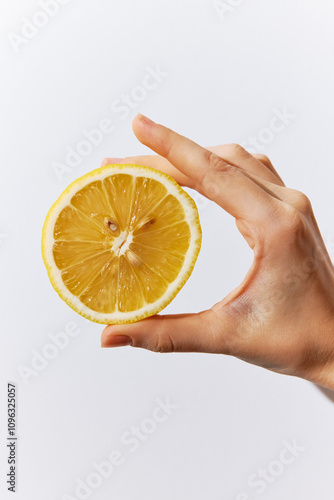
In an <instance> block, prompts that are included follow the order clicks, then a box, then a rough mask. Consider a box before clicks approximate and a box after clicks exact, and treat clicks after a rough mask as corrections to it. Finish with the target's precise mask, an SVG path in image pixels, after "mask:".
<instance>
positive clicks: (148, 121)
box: [137, 113, 155, 125]
mask: <svg viewBox="0 0 334 500" xmlns="http://www.w3.org/2000/svg"><path fill="white" fill-rule="evenodd" d="M137 118H138V120H140V121H142V122H144V123H146V124H147V125H155V122H154V121H153V120H150V118H147V116H145V115H142V114H141V113H138V115H137Z"/></svg>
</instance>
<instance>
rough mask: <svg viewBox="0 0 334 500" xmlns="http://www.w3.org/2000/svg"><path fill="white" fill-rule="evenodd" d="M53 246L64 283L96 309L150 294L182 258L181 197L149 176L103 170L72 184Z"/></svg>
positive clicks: (110, 309) (134, 306)
mask: <svg viewBox="0 0 334 500" xmlns="http://www.w3.org/2000/svg"><path fill="white" fill-rule="evenodd" d="M53 237H54V244H53V248H52V252H53V257H54V261H55V264H56V267H57V268H58V270H59V272H60V273H61V278H62V281H63V283H64V285H65V287H66V288H67V289H68V290H69V291H70V292H71V294H73V295H74V296H76V297H78V298H79V300H80V301H81V302H82V303H83V304H84V305H85V306H87V307H88V308H89V309H91V310H93V311H96V312H97V313H103V314H111V313H114V312H116V311H119V312H124V313H125V312H131V311H136V310H138V309H141V308H142V307H145V306H146V305H148V304H152V303H154V302H156V301H157V300H158V299H159V298H160V297H162V295H164V293H165V292H166V291H167V289H168V286H169V285H170V283H172V282H173V281H174V280H175V279H176V277H177V276H178V274H179V273H180V270H181V269H182V266H183V264H184V259H185V255H186V253H187V251H188V249H189V245H190V239H191V234H190V229H189V225H188V223H187V222H186V217H185V212H184V209H183V207H182V204H181V203H180V201H179V200H178V199H177V198H176V197H175V196H173V195H171V194H170V193H169V192H168V190H167V189H166V187H165V186H164V185H163V184H162V183H161V182H159V181H157V180H156V179H153V178H148V177H140V176H137V177H135V176H132V175H129V174H119V173H118V174H115V175H110V176H108V177H106V178H104V179H103V180H96V181H93V182H91V183H89V184H87V185H86V186H84V187H83V188H82V189H80V190H79V191H77V192H76V193H75V194H74V195H73V196H72V198H71V201H70V204H68V205H66V206H65V207H64V208H63V209H62V210H61V212H60V213H59V215H58V218H57V220H56V222H55V225H54V232H53Z"/></svg>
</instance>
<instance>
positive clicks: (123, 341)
mask: <svg viewBox="0 0 334 500" xmlns="http://www.w3.org/2000/svg"><path fill="white" fill-rule="evenodd" d="M131 344H132V339H131V338H130V337H127V336H126V335H110V336H108V337H107V338H106V339H105V340H104V341H103V342H102V344H101V347H124V346H126V345H131Z"/></svg>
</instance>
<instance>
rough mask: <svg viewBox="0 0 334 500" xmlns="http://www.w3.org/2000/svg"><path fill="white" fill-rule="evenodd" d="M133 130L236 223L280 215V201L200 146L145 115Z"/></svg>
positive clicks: (143, 141)
mask: <svg viewBox="0 0 334 500" xmlns="http://www.w3.org/2000/svg"><path fill="white" fill-rule="evenodd" d="M133 130H134V133H135V134H136V137H137V138H138V140H139V141H140V142H142V143H143V144H145V145H146V146H148V147H149V148H151V149H152V150H153V151H155V152H156V153H158V154H159V155H161V156H163V157H164V158H166V159H167V160H168V161H169V162H170V163H171V164H172V165H173V166H174V167H175V168H176V169H177V170H179V171H180V172H181V173H182V174H184V175H185V176H187V177H189V179H191V180H192V182H193V187H194V188H195V189H197V191H199V192H200V193H202V194H204V195H205V196H207V197H208V198H210V199H211V200H213V201H215V202H216V203H218V204H219V205H220V206H221V207H222V208H224V209H225V210H226V211H227V212H229V213H230V214H231V215H233V217H235V218H236V219H244V220H252V221H258V222H259V221H262V220H263V219H264V218H267V217H268V214H270V213H271V214H275V213H277V203H279V200H277V199H276V198H275V197H274V196H272V195H271V194H270V192H268V189H263V188H262V187H261V185H260V184H259V183H256V182H254V181H253V180H252V179H251V178H250V177H249V176H248V175H245V173H243V172H242V171H241V169H239V168H237V167H235V166H232V165H229V164H228V163H226V162H225V161H224V160H223V159H222V158H220V157H219V156H217V155H215V154H214V153H212V152H211V151H209V150H207V149H205V148H202V147H201V146H200V145H199V144H197V143H195V142H193V141H191V140H190V139H188V138H186V137H183V136H182V135H179V134H177V133H176V132H174V131H173V130H171V129H168V128H166V127H164V126H162V125H158V124H156V123H154V122H152V121H151V120H149V119H148V118H146V117H144V116H143V115H137V117H136V118H135V119H134V120H133Z"/></svg>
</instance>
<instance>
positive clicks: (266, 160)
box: [253, 153, 271, 165]
mask: <svg viewBox="0 0 334 500" xmlns="http://www.w3.org/2000/svg"><path fill="white" fill-rule="evenodd" d="M253 156H254V157H255V158H256V159H257V160H259V161H261V162H262V163H264V164H265V165H271V161H270V158H269V157H268V156H267V155H263V154H262V153H256V154H254V155H253Z"/></svg>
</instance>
